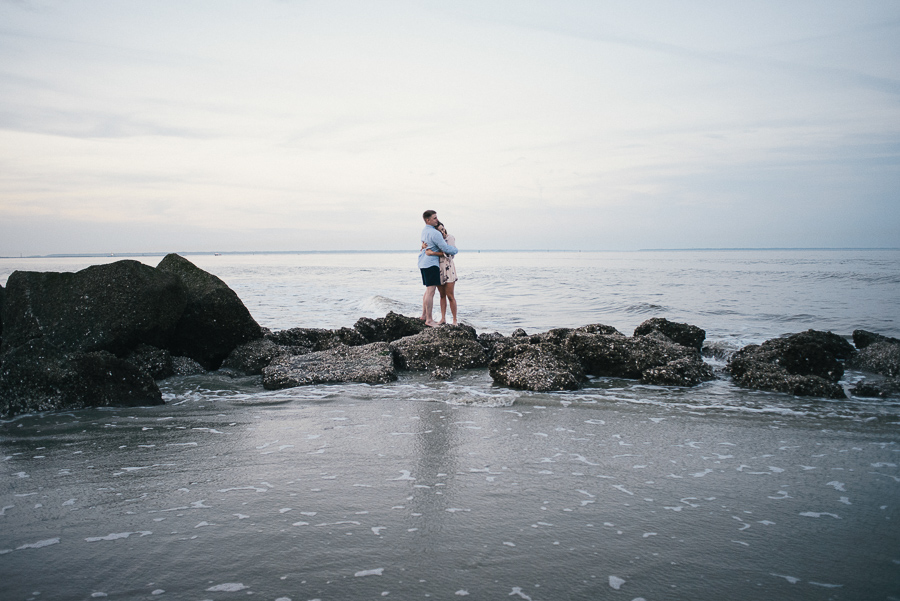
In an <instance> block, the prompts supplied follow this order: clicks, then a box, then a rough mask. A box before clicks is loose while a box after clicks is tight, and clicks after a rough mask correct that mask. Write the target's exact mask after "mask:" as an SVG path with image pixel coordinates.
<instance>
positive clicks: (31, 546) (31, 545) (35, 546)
mask: <svg viewBox="0 0 900 601" xmlns="http://www.w3.org/2000/svg"><path fill="white" fill-rule="evenodd" d="M58 544H59V537H57V538H47V539H44V540H39V541H38V542H36V543H29V544H27V545H22V546H21V547H16V550H17V551H20V550H22V549H40V548H42V547H49V546H50V545H58Z"/></svg>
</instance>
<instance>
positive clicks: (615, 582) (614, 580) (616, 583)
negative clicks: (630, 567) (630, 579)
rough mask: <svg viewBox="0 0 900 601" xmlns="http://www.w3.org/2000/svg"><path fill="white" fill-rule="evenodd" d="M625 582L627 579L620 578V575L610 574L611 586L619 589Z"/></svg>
mask: <svg viewBox="0 0 900 601" xmlns="http://www.w3.org/2000/svg"><path fill="white" fill-rule="evenodd" d="M623 584H625V580H624V579H622V578H619V577H618V576H610V577H609V586H611V587H612V588H614V589H615V590H619V589H620V588H622V585H623Z"/></svg>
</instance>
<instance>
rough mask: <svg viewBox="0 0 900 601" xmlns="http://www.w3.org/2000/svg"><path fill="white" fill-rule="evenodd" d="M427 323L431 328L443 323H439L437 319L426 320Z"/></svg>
mask: <svg viewBox="0 0 900 601" xmlns="http://www.w3.org/2000/svg"><path fill="white" fill-rule="evenodd" d="M425 325H426V326H428V327H429V328H436V327H438V326H439V325H441V324H439V323H438V322H436V321H427V320H426V321H425Z"/></svg>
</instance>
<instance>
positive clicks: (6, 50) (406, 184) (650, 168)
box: [0, 0, 900, 256]
mask: <svg viewBox="0 0 900 601" xmlns="http://www.w3.org/2000/svg"><path fill="white" fill-rule="evenodd" d="M426 209H433V210H436V211H437V212H438V216H439V217H440V219H441V220H442V221H443V222H444V223H445V224H446V226H447V228H448V230H449V231H450V232H451V233H453V234H454V235H455V237H456V240H457V243H458V244H457V245H458V246H459V247H460V249H461V250H463V251H464V250H466V249H481V250H489V249H513V250H528V249H540V250H543V249H557V250H637V249H647V248H666V249H670V248H735V247H739V248H769V247H781V248H784V247H816V248H822V247H844V248H846V247H898V246H900V2H897V1H896V0H884V1H870V0H852V1H850V0H848V1H833V0H816V1H806V0H791V1H789V2H785V1H784V0H777V1H769V0H758V1H754V2H746V1H741V2H735V1H732V0H713V1H694V0H685V1H679V2H671V1H668V2H654V1H643V0H627V1H618V0H611V1H606V0H604V1H599V0H589V1H577V0H552V1H551V0H547V1H537V0H452V1H450V0H447V1H440V2H439V1H431V0H419V1H402V0H377V1H376V0H370V1H366V2H352V1H350V2H345V1H342V0H327V1H316V0H309V1H304V0H296V1H291V0H281V1H275V0H257V1H253V2H250V1H241V0H234V1H229V2H222V1H221V0H208V1H198V0H177V1H175V0H129V1H127V2H122V1H121V0H110V1H102V0H65V1H51V0H33V1H32V0H0V256H20V255H26V256H27V255H43V254H54V253H71V254H76V253H128V252H170V251H182V252H236V251H292V250H296V251H305V250H405V249H410V250H416V249H417V248H418V246H419V243H418V241H419V234H420V231H421V229H422V226H423V222H422V212H423V211H425V210H426Z"/></svg>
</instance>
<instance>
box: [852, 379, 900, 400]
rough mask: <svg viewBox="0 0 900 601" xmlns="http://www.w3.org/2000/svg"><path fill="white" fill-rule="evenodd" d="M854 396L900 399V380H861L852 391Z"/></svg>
mask: <svg viewBox="0 0 900 601" xmlns="http://www.w3.org/2000/svg"><path fill="white" fill-rule="evenodd" d="M850 393H851V394H852V395H853V396H858V397H868V398H882V399H884V398H889V397H900V378H885V379H884V380H881V381H878V382H871V381H869V380H860V381H859V382H857V383H856V386H854V387H853V388H851V389H850Z"/></svg>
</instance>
